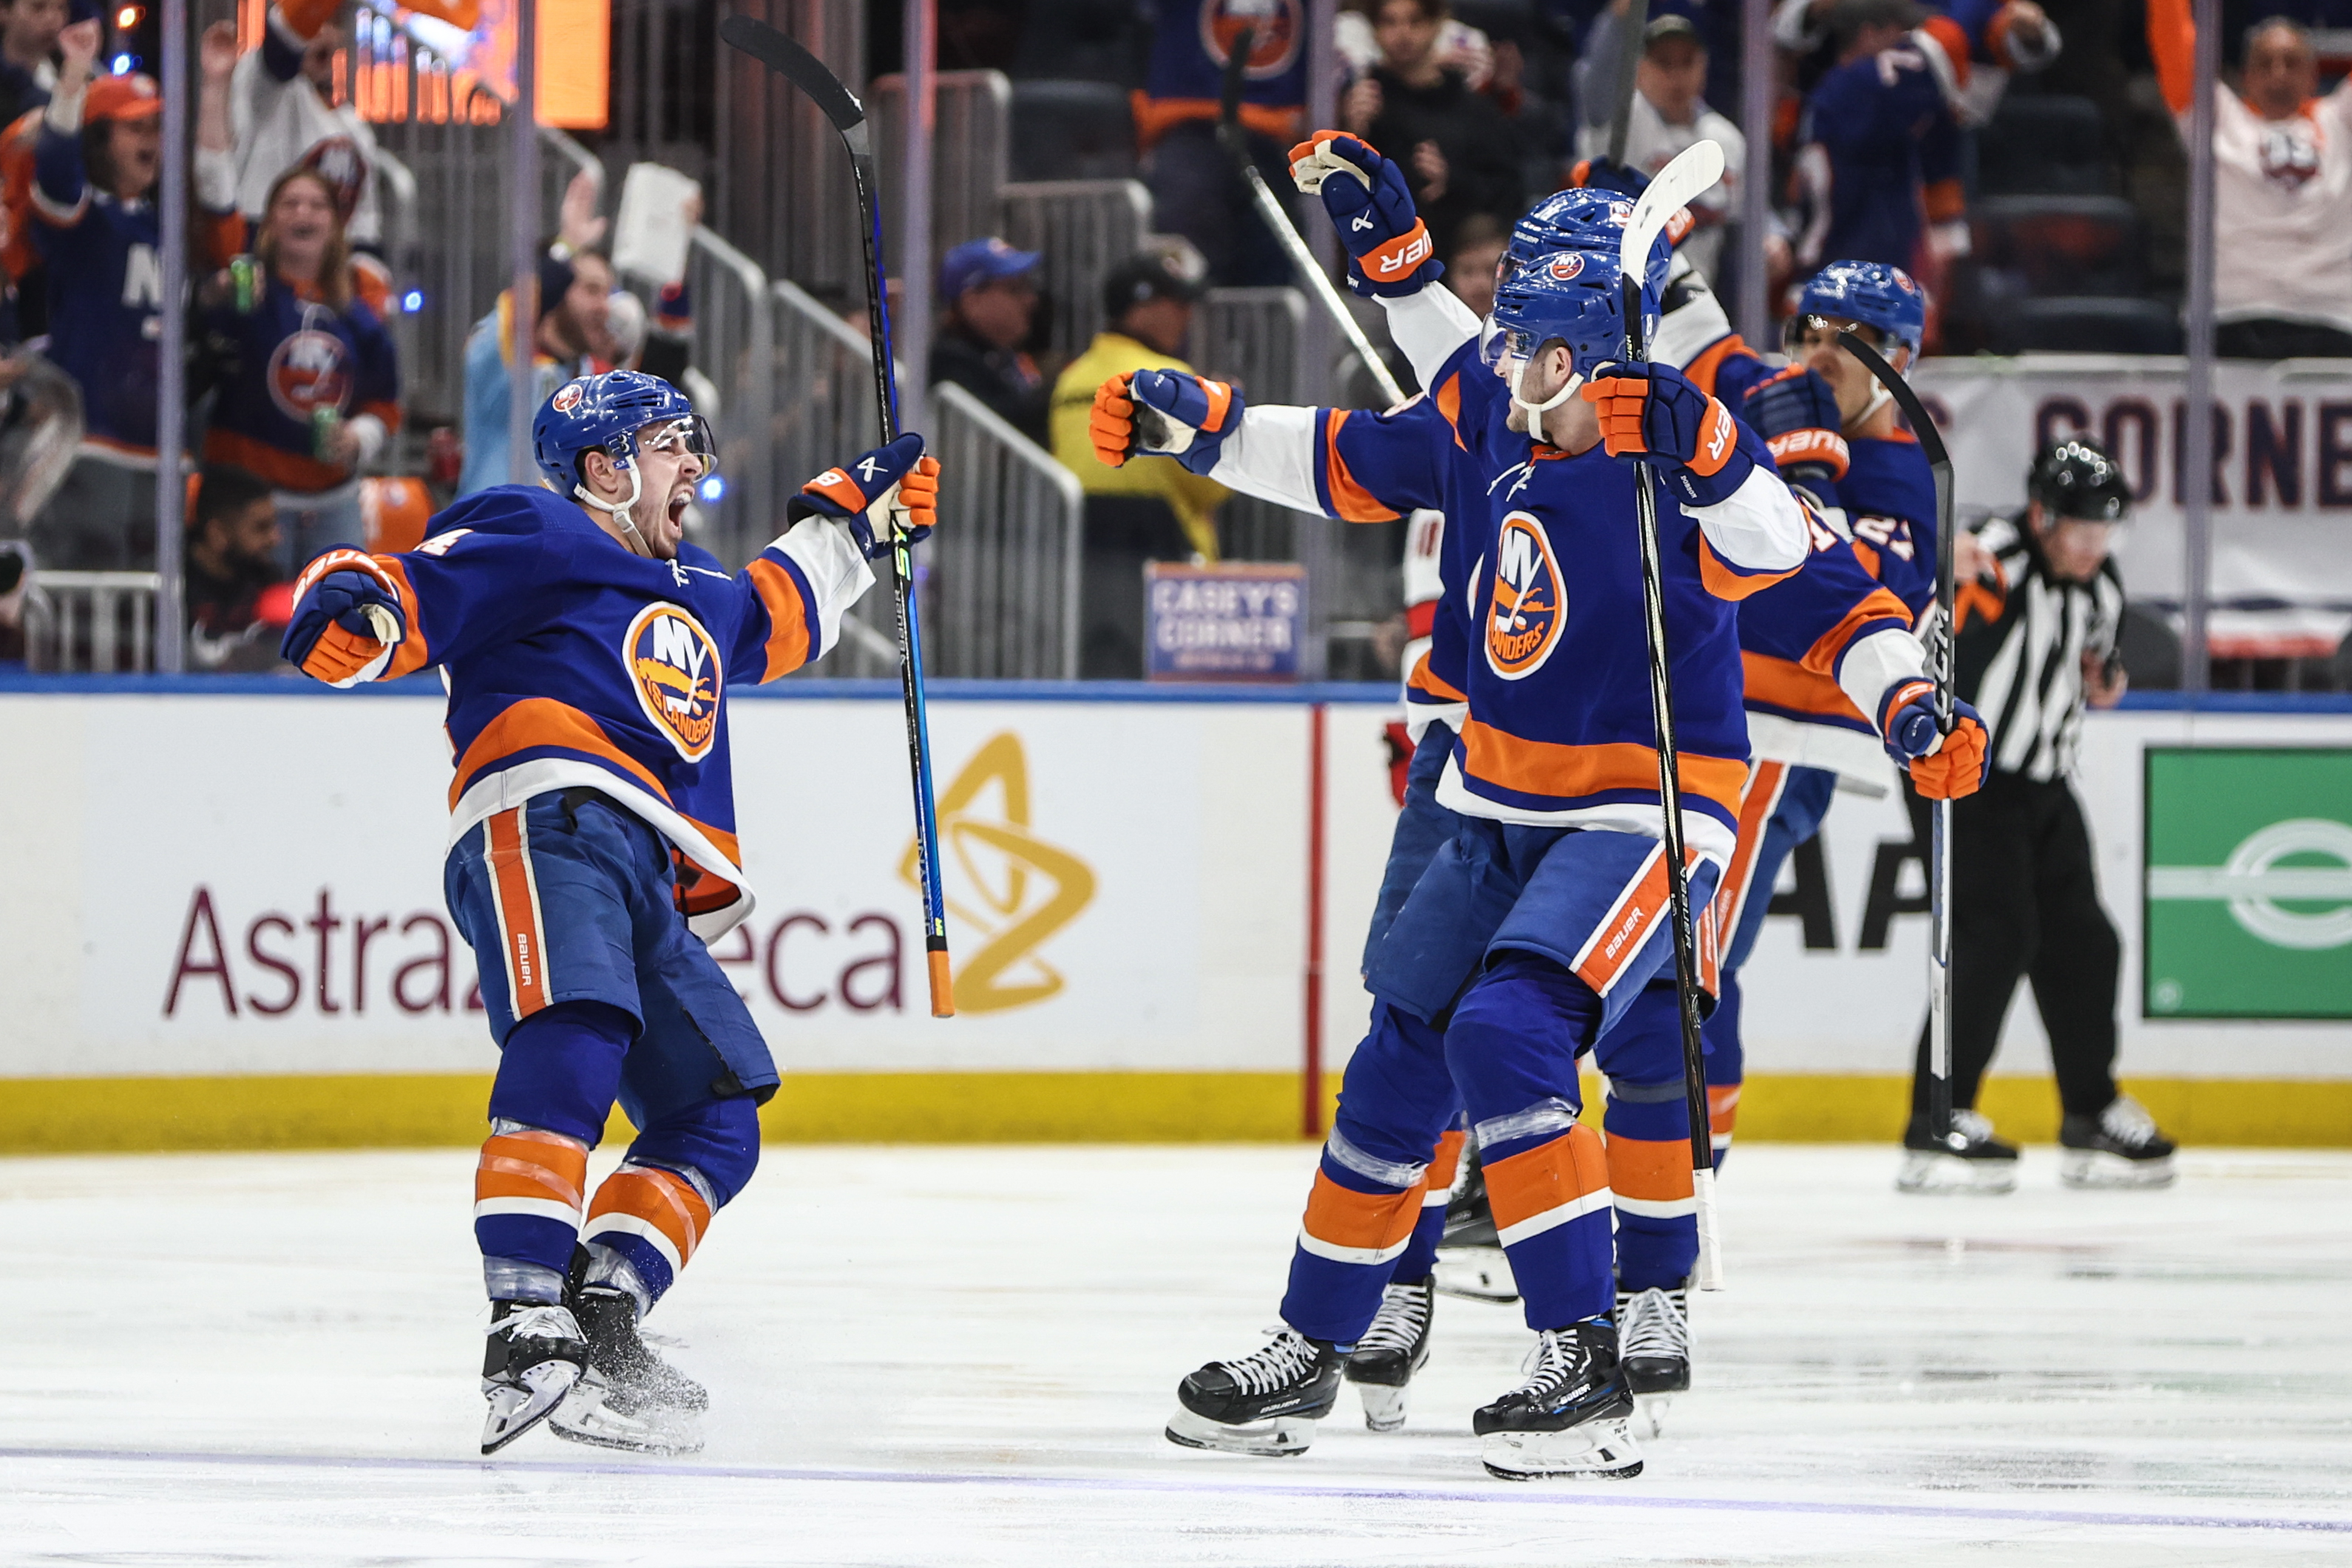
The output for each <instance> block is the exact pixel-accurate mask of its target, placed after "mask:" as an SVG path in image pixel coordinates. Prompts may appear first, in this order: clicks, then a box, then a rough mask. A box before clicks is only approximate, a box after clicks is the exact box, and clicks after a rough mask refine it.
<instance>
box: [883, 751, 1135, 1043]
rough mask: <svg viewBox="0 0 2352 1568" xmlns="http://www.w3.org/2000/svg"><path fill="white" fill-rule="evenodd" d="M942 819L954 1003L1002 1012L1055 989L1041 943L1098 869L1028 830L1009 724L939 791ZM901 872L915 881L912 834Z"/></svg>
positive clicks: (1091, 887)
mask: <svg viewBox="0 0 2352 1568" xmlns="http://www.w3.org/2000/svg"><path fill="white" fill-rule="evenodd" d="M939 817H940V854H941V856H942V857H943V858H944V860H945V862H946V863H945V864H943V865H942V866H941V867H940V870H941V873H942V875H943V881H944V883H945V885H946V888H947V900H948V915H949V917H950V921H951V923H952V924H951V925H950V928H949V936H948V940H949V943H950V946H952V947H954V948H955V949H957V950H958V951H959V952H960V954H961V957H960V960H959V962H958V963H957V964H956V967H955V997H956V1010H957V1011H959V1012H966V1013H992V1012H1003V1011H1004V1010H1006V1009H1010V1008H1020V1007H1027V1006H1029V1005H1030V1004H1031V1003H1033V1002H1042V1001H1044V1000H1045V999H1046V998H1049V997H1052V996H1054V995H1055V994H1057V993H1058V992H1059V991H1060V990H1061V989H1062V988H1063V986H1064V984H1065V982H1064V980H1063V978H1062V974H1061V971H1060V970H1058V969H1056V968H1055V967H1054V966H1053V965H1052V964H1050V963H1048V962H1047V961H1046V959H1045V956H1043V954H1042V952H1041V951H1040V950H1041V949H1042V948H1043V947H1044V946H1045V944H1046V943H1047V941H1048V940H1049V939H1050V938H1051V937H1052V936H1054V935H1055V933H1056V932H1058V931H1060V930H1061V929H1062V928H1063V927H1064V926H1066V925H1068V924H1069V923H1070V922H1071V921H1073V920H1075V919H1076V918H1077V916H1078V915H1079V913H1080V912H1081V911H1083V910H1084V909H1085V908H1086V906H1087V904H1089V903H1091V902H1092V901H1093V899H1094V895H1095V873H1094V872H1093V871H1092V870H1091V869H1090V868H1089V867H1088V866H1087V863H1086V862H1084V861H1082V860H1080V859H1078V857H1077V856H1076V855H1074V854H1072V853H1070V852H1068V851H1067V850H1064V849H1059V848H1056V847H1055V845H1053V844H1050V843H1047V842H1046V841H1045V840H1044V839H1042V838H1039V837H1038V836H1037V835H1036V833H1035V832H1034V831H1032V829H1031V826H1030V815H1029V760H1028V758H1027V757H1026V756H1025V755H1024V754H1023V752H1022V749H1021V737H1019V736H1017V735H1015V734H1013V732H1012V731H1010V730H1007V731H1005V732H1004V733H1003V734H1002V735H999V736H997V737H994V738H992V739H991V740H990V741H988V742H987V743H986V744H985V745H983V746H982V747H981V748H980V749H979V750H978V751H977V752H975V753H973V754H972V758H971V761H970V762H968V763H966V764H964V768H963V771H962V772H961V773H959V774H957V775H956V778H955V781H954V782H953V783H951V784H950V785H949V786H948V788H947V792H946V793H945V794H943V795H941V796H940V801H939ZM898 874H899V876H900V877H901V878H902V879H904V880H905V881H906V882H907V883H908V885H909V886H918V887H919V886H920V885H921V882H920V878H919V875H918V874H917V870H916V859H915V846H914V844H913V843H912V842H911V841H909V842H908V845H907V852H906V855H905V856H904V857H903V858H902V859H901V860H900V861H899V862H898ZM960 895H961V896H960Z"/></svg>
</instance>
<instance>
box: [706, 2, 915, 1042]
mask: <svg viewBox="0 0 2352 1568" xmlns="http://www.w3.org/2000/svg"><path fill="white" fill-rule="evenodd" d="M719 37H720V38H722V39H724V40H725V41H726V42H727V43H728V44H730V45H731V46H732V47H735V48H738V49H740V50H742V51H743V53H745V54H747V55H749V56H751V57H752V58H753V59H755V60H757V61H759V62H760V63H761V65H763V66H765V67H767V68H769V69H770V70H772V71H774V72H775V73H776V74H777V75H779V76H781V77H782V78H785V79H786V80H787V81H790V82H791V83H792V84H793V86H794V87H796V88H798V89H801V91H802V92H803V94H805V95H806V96H807V97H808V99H809V100H810V101H811V102H813V103H814V104H815V105H816V106H817V108H818V109H819V110H822V111H823V112H824V117H825V118H826V119H827V120H831V121H833V128H834V129H835V131H839V132H840V133H841V142H842V145H843V146H844V147H845V148H847V149H848V150H849V172H850V178H851V179H852V180H853V181H854V182H855V183H856V186H857V210H858V215H859V217H860V218H861V219H862V220H863V222H864V224H865V225H866V319H867V322H868V331H867V338H868V340H870V341H871V342H872V344H873V347H874V402H875V405H876V408H877V411H878V413H879V416H880V420H881V425H882V442H883V444H884V445H887V444H890V443H891V442H892V441H895V440H896V439H898V367H897V365H896V363H895V362H894V361H892V359H891V356H890V311H889V306H888V303H887V299H886V297H885V296H884V294H883V292H882V214H881V213H880V211H879V210H878V209H877V206H876V204H875V199H874V142H873V133H872V132H871V131H868V130H867V128H866V106H865V105H864V104H862V103H860V102H858V101H857V97H856V94H855V93H852V92H851V91H850V90H849V89H847V88H845V87H844V86H842V85H841V78H838V77H836V76H835V75H834V74H833V72H832V71H830V70H828V69H827V68H825V65H824V61H822V60H820V59H818V58H817V57H815V56H814V55H812V54H810V53H809V52H808V51H807V50H806V49H804V48H803V47H801V46H800V45H798V44H797V43H794V42H793V40H792V39H791V38H789V37H785V36H784V35H783V34H782V33H780V32H778V31H777V30H776V29H775V28H773V27H771V26H768V25H767V24H766V23H765V22H761V21H756V20H754V19H753V18H751V17H750V16H729V17H727V18H726V19H725V20H723V21H721V22H720V23H719ZM890 575H891V586H892V589H893V591H894V596H895V597H896V599H897V601H898V685H899V690H900V691H901V693H902V694H903V695H905V698H906V705H907V761H908V771H909V772H911V773H912V774H913V776H914V787H915V858H916V861H917V862H918V869H919V871H920V872H921V873H922V879H923V947H924V949H925V954H926V956H927V958H928V960H929V970H930V988H931V1016H932V1017H933V1018H953V1017H954V1016H955V985H954V981H953V978H952V977H951V976H950V972H949V969H948V915H947V900H946V898H945V897H944V896H943V895H942V894H941V892H940V823H939V812H938V808H937V806H936V805H935V804H934V798H933V792H932V789H931V732H930V723H929V716H928V710H927V709H926V708H925V706H924V702H923V629H922V623H921V622H920V620H919V618H918V616H917V613H916V606H915V566H914V559H913V551H912V548H911V547H910V546H909V545H908V543H907V537H906V535H905V534H903V533H899V534H897V536H896V542H895V545H894V547H893V549H891V552H890Z"/></svg>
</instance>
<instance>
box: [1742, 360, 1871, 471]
mask: <svg viewBox="0 0 2352 1568" xmlns="http://www.w3.org/2000/svg"><path fill="white" fill-rule="evenodd" d="M1739 416H1740V417H1741V418H1742V419H1744V420H1746V421H1747V422H1748V428H1749V429H1750V430H1753V431H1754V432H1755V433H1756V434H1759V435H1760V436H1762V437H1763V438H1764V448H1765V450H1766V451H1768V452H1769V453H1771V454H1772V462H1773V464H1774V465H1775V466H1777V467H1778V468H1779V469H1780V477H1782V478H1783V479H1786V480H1787V481H1788V482H1789V483H1790V484H1791V485H1801V486H1804V487H1805V490H1806V492H1807V493H1808V494H1809V495H1811V496H1812V497H1814V499H1815V500H1817V501H1822V502H1826V503H1829V504H1832V505H1834V504H1835V500H1836V497H1835V491H1834V489H1833V486H1835V485H1836V484H1837V482H1838V481H1839V480H1840V479H1843V478H1844V477H1845V470H1846V462H1847V453H1846V444H1845V437H1844V436H1843V435H1841V434H1838V430H1839V427H1840V426H1842V425H1843V423H1845V418H1844V416H1843V414H1841V413H1839V412H1838V405H1837V394H1836V393H1835V392H1832V391H1830V384H1829V382H1825V381H1823V380H1822V378H1821V376H1820V374H1819V373H1818V372H1816V371H1810V370H1807V369H1806V368H1805V367H1804V366H1802V365H1790V367H1788V368H1787V369H1786V370H1784V371H1780V373H1779V374H1778V375H1775V376H1772V377H1771V378H1769V380H1766V381H1761V382H1757V383H1756V384H1755V385H1754V386H1752V387H1750V388H1748V396H1747V397H1746V398H1745V399H1744V400H1742V401H1741V402H1740V405H1739Z"/></svg>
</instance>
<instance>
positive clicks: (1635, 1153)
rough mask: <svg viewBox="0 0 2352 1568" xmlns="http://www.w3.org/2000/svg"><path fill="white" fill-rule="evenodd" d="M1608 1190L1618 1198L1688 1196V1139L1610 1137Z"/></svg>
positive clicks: (1659, 1199) (1662, 1199) (1658, 1199)
mask: <svg viewBox="0 0 2352 1568" xmlns="http://www.w3.org/2000/svg"><path fill="white" fill-rule="evenodd" d="M1609 1189H1610V1190H1611V1191H1612V1192H1613V1193H1615V1194H1616V1195H1617V1196H1618V1197H1641V1198H1648V1199H1650V1200H1652V1201H1653V1202H1657V1203H1670V1202H1672V1201H1674V1200H1675V1199H1676V1198H1682V1197H1690V1196H1691V1146H1690V1143H1689V1141H1688V1140H1687V1139H1683V1138H1675V1139H1673V1140H1671V1141H1668V1142H1664V1143H1661V1142H1659V1141H1657V1140H1655V1139H1652V1138H1629V1137H1627V1136H1625V1135H1624V1134H1622V1133H1612V1134H1610V1136H1609Z"/></svg>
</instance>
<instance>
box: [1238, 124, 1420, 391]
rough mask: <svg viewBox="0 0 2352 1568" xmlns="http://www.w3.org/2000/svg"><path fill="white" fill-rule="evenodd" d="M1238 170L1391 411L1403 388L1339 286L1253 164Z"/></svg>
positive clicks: (1292, 260) (1258, 209)
mask: <svg viewBox="0 0 2352 1568" xmlns="http://www.w3.org/2000/svg"><path fill="white" fill-rule="evenodd" d="M1241 171H1242V178H1243V179H1244V180H1246V181H1248V182H1249V188H1250V197H1251V199H1252V201H1254V202H1255V204H1256V206H1257V211H1258V215H1259V216H1260V217H1262V218H1264V219H1265V225H1266V227H1268V228H1270V229H1272V230H1273V231H1274V237H1275V238H1276V241H1278V242H1279V243H1280V244H1281V246H1282V248H1283V249H1284V250H1285V251H1286V252H1288V253H1289V256H1290V265H1291V266H1292V267H1294V268H1296V269H1297V273H1298V276H1299V277H1301V278H1304V279H1305V280H1306V283H1307V290H1308V291H1309V292H1310V293H1312V294H1313V295H1314V296H1315V298H1317V299H1318V300H1319V301H1321V302H1322V306H1323V308H1324V309H1325V310H1327V311H1328V312H1329V313H1330V316H1331V319H1332V320H1333V321H1334V322H1336V323H1338V325H1339V335H1340V336H1341V337H1343V338H1345V339H1347V340H1348V346H1349V348H1351V349H1353V350H1355V351H1356V357H1357V358H1358V359H1360V360H1361V361H1363V362H1364V369H1365V370H1367V371H1370V372H1371V377H1372V381H1373V383H1374V384H1375V385H1377V386H1378V387H1379V388H1380V389H1381V396H1382V397H1384V398H1386V399H1388V400H1389V406H1390V407H1391V408H1393V407H1395V406H1396V405H1397V404H1398V403H1401V402H1403V401H1404V389H1403V388H1402V387H1401V386H1399V385H1397V379H1396V377H1395V376H1393V375H1391V374H1390V373H1389V367H1388V363H1387V361H1384V360H1382V359H1381V351H1380V350H1378V349H1375V348H1373V347H1372V340H1370V338H1367V337H1366V336H1364V329H1363V328H1361V327H1360V326H1358V325H1357V324H1356V318H1355V314H1354V312H1352V311H1350V310H1349V308H1348V302H1347V300H1346V299H1345V298H1342V297H1341V296H1340V293H1339V286H1338V285H1337V284H1335V283H1333V282H1332V281H1331V278H1330V275H1329V274H1328V273H1326V272H1325V271H1324V270H1323V264H1322V263H1321V262H1319V261H1317V260H1316V259H1315V253H1314V252H1313V251H1312V250H1310V249H1308V248H1307V239H1306V236H1305V235H1301V234H1300V233H1299V232H1298V230H1297V228H1295V227H1293V226H1292V225H1291V222H1290V214H1288V213H1286V212H1285V211H1283V208H1282V201H1281V198H1279V197H1277V196H1276V194H1275V193H1274V192H1273V190H1272V189H1271V188H1270V187H1269V186H1268V185H1267V184H1266V183H1265V175H1264V174H1261V173H1259V172H1258V167H1257V165H1256V164H1255V163H1252V162H1246V161H1244V162H1243V163H1242V165H1241Z"/></svg>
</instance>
